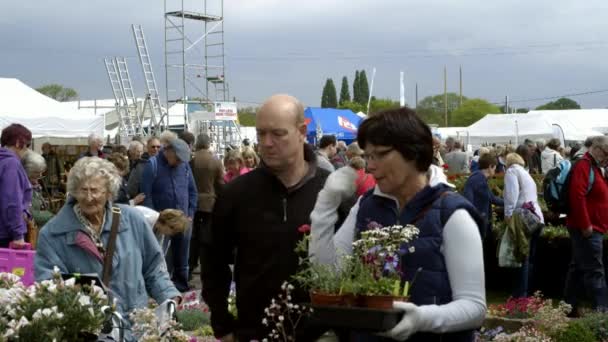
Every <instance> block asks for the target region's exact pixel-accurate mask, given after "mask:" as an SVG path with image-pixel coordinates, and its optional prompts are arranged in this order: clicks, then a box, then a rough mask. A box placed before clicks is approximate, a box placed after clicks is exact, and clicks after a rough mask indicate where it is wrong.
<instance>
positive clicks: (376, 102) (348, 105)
mask: <svg viewBox="0 0 608 342" xmlns="http://www.w3.org/2000/svg"><path fill="white" fill-rule="evenodd" d="M339 108H341V109H350V110H352V111H353V112H355V113H358V112H363V113H365V112H366V111H367V102H366V103H365V104H361V103H356V102H351V101H347V102H344V103H343V104H341V105H340V107H339ZM393 108H399V102H398V101H393V100H391V99H376V98H374V97H372V101H371V102H370V105H369V112H370V113H377V112H380V111H383V110H385V109H393Z"/></svg>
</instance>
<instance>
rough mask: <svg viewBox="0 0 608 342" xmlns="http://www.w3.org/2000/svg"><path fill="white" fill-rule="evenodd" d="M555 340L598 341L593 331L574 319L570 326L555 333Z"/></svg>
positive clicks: (570, 341) (557, 341)
mask: <svg viewBox="0 0 608 342" xmlns="http://www.w3.org/2000/svg"><path fill="white" fill-rule="evenodd" d="M551 337H553V339H554V340H555V342H594V341H597V340H596V339H595V336H594V335H593V333H592V332H591V331H589V330H587V327H586V326H585V325H583V324H582V323H580V322H577V321H572V322H571V323H570V324H568V327H567V328H566V329H564V330H561V331H559V332H557V333H556V334H554V335H553V336H551Z"/></svg>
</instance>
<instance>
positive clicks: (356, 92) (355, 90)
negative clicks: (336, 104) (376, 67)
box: [353, 70, 361, 103]
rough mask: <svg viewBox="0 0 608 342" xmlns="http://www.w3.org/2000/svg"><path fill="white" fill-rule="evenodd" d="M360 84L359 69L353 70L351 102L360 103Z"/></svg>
mask: <svg viewBox="0 0 608 342" xmlns="http://www.w3.org/2000/svg"><path fill="white" fill-rule="evenodd" d="M360 100H361V86H360V77H359V70H356V71H355V81H354V82H353V102H356V103H361V101H360Z"/></svg>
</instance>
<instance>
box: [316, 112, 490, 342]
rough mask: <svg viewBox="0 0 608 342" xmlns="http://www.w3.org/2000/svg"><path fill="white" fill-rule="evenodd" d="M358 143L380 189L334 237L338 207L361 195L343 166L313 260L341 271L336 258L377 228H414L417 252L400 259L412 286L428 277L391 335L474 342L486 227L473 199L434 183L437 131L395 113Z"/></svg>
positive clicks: (321, 209) (399, 305) (331, 186)
mask: <svg viewBox="0 0 608 342" xmlns="http://www.w3.org/2000/svg"><path fill="white" fill-rule="evenodd" d="M357 141H358V142H359V145H360V146H361V148H363V150H364V151H365V156H366V159H367V167H368V170H369V171H370V173H371V174H372V175H373V176H374V178H375V179H376V182H377V185H376V187H375V188H374V190H373V191H370V192H368V193H366V194H365V195H363V196H362V197H360V198H359V200H358V202H357V204H355V206H354V207H353V208H352V210H351V211H350V214H349V215H348V217H347V219H346V221H345V222H344V224H343V225H342V226H341V227H340V229H339V230H338V232H337V233H336V234H335V236H334V231H333V229H334V227H333V225H334V223H335V222H336V219H337V213H336V208H337V207H338V205H339V203H340V201H341V200H342V198H345V197H347V196H350V195H351V194H352V193H353V192H354V191H355V186H354V184H353V182H352V180H353V179H355V178H356V175H357V174H356V172H354V171H353V169H352V168H342V169H339V170H337V171H336V172H334V173H332V174H331V175H330V176H329V177H328V179H327V182H326V183H325V186H324V188H323V189H322V190H321V192H320V193H319V196H318V199H317V203H316V204H315V208H314V210H313V212H312V214H311V221H312V239H311V245H310V250H309V254H310V255H311V256H312V257H313V260H314V262H319V263H326V264H334V265H339V264H340V260H339V259H338V257H337V256H338V255H339V254H340V253H343V254H351V253H352V243H353V241H355V240H356V239H357V237H358V236H359V235H360V233H361V232H362V231H364V230H366V229H369V228H368V227H371V225H372V224H374V225H375V223H377V224H380V225H382V226H391V225H395V224H401V225H405V224H415V225H416V226H417V227H418V228H419V229H420V235H419V237H418V238H417V239H415V240H414V241H413V242H412V245H413V246H414V248H415V252H414V253H411V254H407V255H404V256H403V259H402V261H401V268H402V271H403V280H406V281H410V282H411V281H412V277H413V276H414V274H416V273H417V272H416V270H418V269H420V268H421V271H420V272H419V274H418V276H417V280H416V285H415V286H414V287H413V288H412V289H411V297H410V301H411V302H409V303H404V302H395V303H394V307H395V308H396V309H398V310H402V311H404V312H405V315H404V316H403V319H402V321H401V322H400V323H399V324H397V326H396V327H395V328H394V329H392V330H391V331H389V332H387V333H386V335H387V336H388V337H390V338H392V339H396V340H401V341H403V340H406V339H408V338H410V339H409V340H408V341H473V337H474V335H473V332H474V329H475V328H477V327H479V326H481V324H482V322H483V320H484V318H485V313H486V301H485V282H484V268H483V253H482V244H481V238H480V235H479V229H478V225H481V224H483V223H482V222H483V221H482V220H481V218H480V217H479V214H477V212H476V210H475V208H474V207H473V206H472V205H471V204H470V203H469V202H468V201H467V200H465V199H464V198H463V197H462V196H460V195H458V194H456V193H454V192H452V191H451V188H450V187H449V185H447V184H445V183H444V182H437V181H436V180H435V179H434V178H435V177H437V176H443V174H442V173H441V172H437V171H436V169H431V170H429V169H430V167H431V163H432V161H433V140H432V135H431V130H430V129H429V127H428V125H426V124H425V123H424V122H423V121H422V120H421V119H420V118H419V116H418V115H417V114H416V113H415V112H414V111H412V110H410V109H408V108H400V109H391V110H387V111H383V112H380V113H377V114H374V115H373V116H370V117H369V118H367V119H366V120H365V121H363V123H361V125H360V127H359V130H358V133H357ZM431 171H432V172H431ZM433 175H435V176H433ZM444 177H445V176H444ZM444 177H443V178H444ZM464 246H466V248H463V247H464ZM373 338H374V337H372V336H369V337H368V339H370V340H371V339H373Z"/></svg>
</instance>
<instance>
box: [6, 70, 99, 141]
mask: <svg viewBox="0 0 608 342" xmlns="http://www.w3.org/2000/svg"><path fill="white" fill-rule="evenodd" d="M12 123H20V124H22V125H24V126H26V127H27V128H28V129H29V130H30V131H32V135H33V136H34V138H35V140H36V142H46V141H48V142H51V143H52V144H62V145H86V143H87V137H88V136H89V135H90V134H91V133H95V134H99V135H102V134H103V128H104V127H103V126H104V124H103V117H92V116H90V115H86V114H83V113H81V112H79V111H78V110H72V109H69V108H66V107H65V106H64V105H62V104H61V103H60V102H58V101H55V100H53V99H51V98H49V97H47V96H45V95H42V94H40V93H39V92H37V91H36V90H34V89H32V88H30V87H29V86H27V85H26V84H24V83H23V82H21V81H19V80H18V79H14V78H0V129H2V128H4V127H6V126H8V125H10V124H12Z"/></svg>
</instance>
